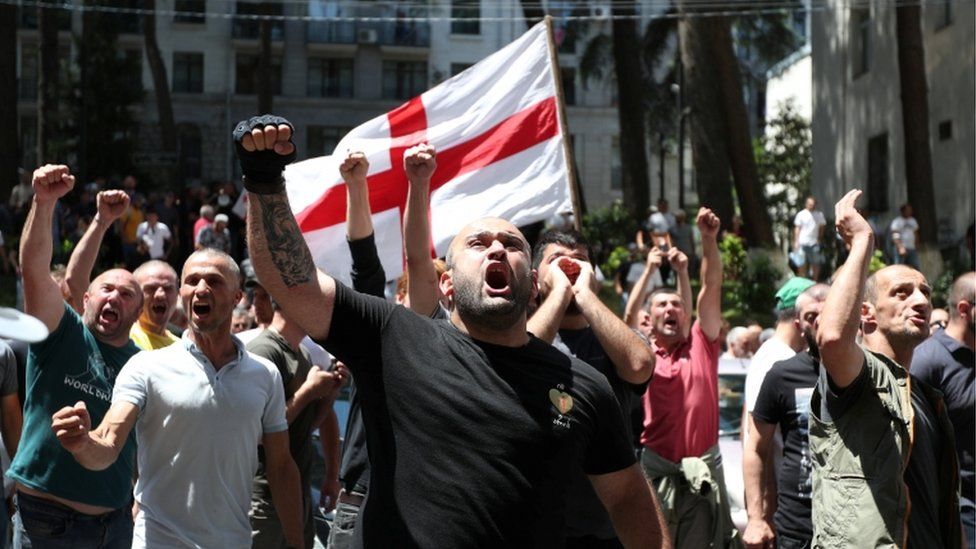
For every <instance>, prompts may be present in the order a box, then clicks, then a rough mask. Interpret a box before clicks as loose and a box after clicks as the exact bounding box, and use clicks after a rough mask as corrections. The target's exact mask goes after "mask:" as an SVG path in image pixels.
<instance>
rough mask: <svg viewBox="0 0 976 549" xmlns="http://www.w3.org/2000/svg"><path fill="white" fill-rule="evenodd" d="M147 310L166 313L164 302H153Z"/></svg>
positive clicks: (160, 313) (159, 313) (154, 312)
mask: <svg viewBox="0 0 976 549" xmlns="http://www.w3.org/2000/svg"><path fill="white" fill-rule="evenodd" d="M149 310H150V311H152V312H153V314H157V315H164V314H166V304H165V303H154V304H153V305H152V306H151V307H149Z"/></svg>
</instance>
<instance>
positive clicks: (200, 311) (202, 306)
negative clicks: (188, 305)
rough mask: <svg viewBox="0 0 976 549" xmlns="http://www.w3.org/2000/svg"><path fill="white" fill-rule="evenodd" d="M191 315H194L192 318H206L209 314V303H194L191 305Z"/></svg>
mask: <svg viewBox="0 0 976 549" xmlns="http://www.w3.org/2000/svg"><path fill="white" fill-rule="evenodd" d="M193 314H194V316H198V317H200V316H207V315H208V314H210V304H209V303H201V302H199V301H198V302H196V303H194V304H193Z"/></svg>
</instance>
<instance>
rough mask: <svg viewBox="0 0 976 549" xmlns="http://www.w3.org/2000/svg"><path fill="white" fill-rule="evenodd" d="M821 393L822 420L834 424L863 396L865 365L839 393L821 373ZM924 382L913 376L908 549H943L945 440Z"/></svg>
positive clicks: (907, 473)
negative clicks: (941, 494)
mask: <svg viewBox="0 0 976 549" xmlns="http://www.w3.org/2000/svg"><path fill="white" fill-rule="evenodd" d="M821 372H822V373H821V375H820V379H819V380H818V381H817V383H819V384H820V392H821V394H823V395H824V399H823V400H822V401H821V406H820V408H821V410H820V411H821V414H822V415H821V417H822V418H823V419H824V420H825V421H834V420H835V419H836V418H839V417H840V416H841V415H843V414H844V412H846V411H847V410H848V409H850V407H851V405H852V404H853V403H854V402H855V401H856V400H857V399H858V398H860V397H861V395H863V394H864V392H865V391H866V390H867V388H868V384H869V383H870V381H869V376H868V369H867V365H865V366H864V368H863V369H862V370H861V374H860V375H859V376H858V377H857V378H856V379H855V380H854V382H853V383H851V384H850V385H848V386H847V387H846V388H845V389H843V390H838V389H836V388H835V387H834V385H833V383H831V382H830V381H829V380H828V376H827V371H826V370H822V371H821ZM923 383H924V382H923V381H921V380H919V379H917V378H915V376H912V379H911V385H912V391H911V392H912V408H913V410H914V416H915V419H914V430H915V436H914V443H913V445H912V451H911V454H910V455H909V458H908V467H907V468H906V469H905V485H906V486H908V494H909V498H910V499H911V509H910V512H909V515H908V545H907V547H918V548H921V547H945V545H946V544H945V542H944V538H943V533H942V528H941V522H940V517H942V516H945V514H946V513H947V510H945V509H942V508H941V505H940V501H941V499H942V498H940V494H939V490H940V482H939V480H940V479H941V478H943V477H944V475H942V474H941V473H940V468H941V467H945V466H947V463H946V460H945V459H940V458H939V457H938V456H939V455H940V454H941V452H943V447H944V446H945V444H944V443H945V437H944V435H943V434H942V430H941V429H940V428H939V418H938V416H937V415H936V412H935V408H934V407H933V405H932V403H930V402H929V401H928V399H927V398H926V397H925V394H924V393H923V392H922V389H921V385H922V384H923Z"/></svg>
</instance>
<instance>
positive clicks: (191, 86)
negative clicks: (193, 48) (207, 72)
mask: <svg viewBox="0 0 976 549" xmlns="http://www.w3.org/2000/svg"><path fill="white" fill-rule="evenodd" d="M173 91H174V92H177V93H203V54H202V53H190V52H179V51H178V52H173Z"/></svg>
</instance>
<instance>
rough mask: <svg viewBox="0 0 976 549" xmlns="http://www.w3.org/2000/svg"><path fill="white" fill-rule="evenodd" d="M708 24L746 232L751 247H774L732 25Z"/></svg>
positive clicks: (719, 21) (714, 21)
mask: <svg viewBox="0 0 976 549" xmlns="http://www.w3.org/2000/svg"><path fill="white" fill-rule="evenodd" d="M708 23H709V25H710V26H711V31H712V32H711V34H710V35H709V44H710V45H711V48H712V51H713V55H714V57H713V59H714V60H715V64H714V68H715V72H716V73H717V74H716V76H717V79H718V86H719V94H720V95H721V99H722V103H721V106H720V107H721V112H722V115H724V118H725V121H726V127H727V128H728V135H727V139H728V140H727V142H726V144H727V150H728V155H729V165H730V167H731V168H732V179H733V181H734V182H735V191H736V196H737V197H738V199H739V209H740V211H741V212H742V221H743V223H744V225H743V230H744V231H745V235H746V239H747V240H748V241H749V244H750V245H752V246H756V245H763V246H773V245H774V244H775V243H774V241H773V225H772V222H771V220H770V218H769V210H768V208H767V206H766V197H765V195H764V194H763V188H762V186H760V184H759V171H758V170H757V169H756V157H755V153H754V152H753V149H752V137H751V135H750V134H749V115H748V114H747V113H746V104H745V99H744V98H743V96H742V78H741V75H740V73H739V60H738V59H737V58H736V56H735V51H734V49H733V47H732V31H731V26H730V25H731V22H730V21H729V18H727V17H713V18H710V19H709V20H708Z"/></svg>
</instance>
